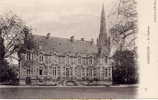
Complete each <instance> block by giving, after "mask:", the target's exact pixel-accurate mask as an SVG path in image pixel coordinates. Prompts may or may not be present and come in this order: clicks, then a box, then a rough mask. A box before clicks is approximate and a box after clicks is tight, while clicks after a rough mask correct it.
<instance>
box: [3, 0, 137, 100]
mask: <svg viewBox="0 0 158 100" xmlns="http://www.w3.org/2000/svg"><path fill="white" fill-rule="evenodd" d="M0 5H1V7H0V99H51V98H54V99H64V98H65V99H88V98H92V99H97V98H98V99H103V98H113V99H119V98H122V99H129V98H131V99H134V98H137V92H138V87H139V86H138V84H139V71H138V69H139V65H138V54H137V48H138V47H137V42H136V40H137V33H138V12H137V1H136V0H1V1H0Z"/></svg>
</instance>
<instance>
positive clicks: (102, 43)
mask: <svg viewBox="0 0 158 100" xmlns="http://www.w3.org/2000/svg"><path fill="white" fill-rule="evenodd" d="M97 46H98V54H99V55H106V56H108V54H109V48H110V38H109V37H108V34H107V28H106V17H105V12H104V5H103V6H102V11H101V19H100V33H99V37H98V39H97Z"/></svg>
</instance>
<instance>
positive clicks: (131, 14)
mask: <svg viewBox="0 0 158 100" xmlns="http://www.w3.org/2000/svg"><path fill="white" fill-rule="evenodd" d="M117 3H118V7H117V8H115V10H116V11H115V13H116V14H115V15H116V16H117V17H116V18H117V23H115V24H114V25H113V26H112V27H111V29H110V32H111V34H112V42H113V43H114V44H116V45H119V47H118V48H119V49H122V48H126V49H127V48H128V49H135V43H134V42H135V39H136V33H137V11H136V4H137V3H136V1H135V0H118V2H117ZM129 37H130V38H129ZM133 45H134V47H133V48H132V46H133Z"/></svg>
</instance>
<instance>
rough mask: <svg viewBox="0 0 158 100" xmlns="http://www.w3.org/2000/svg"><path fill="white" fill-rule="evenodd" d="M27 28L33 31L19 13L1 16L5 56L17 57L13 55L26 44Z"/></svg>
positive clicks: (1, 35) (0, 28)
mask: <svg viewBox="0 0 158 100" xmlns="http://www.w3.org/2000/svg"><path fill="white" fill-rule="evenodd" d="M26 29H27V30H28V31H29V32H30V31H31V28H29V27H28V26H26V25H25V23H24V22H23V21H22V19H20V18H19V17H18V16H17V15H15V14H12V13H11V14H5V15H1V16H0V37H1V38H2V39H3V40H4V41H3V44H4V47H5V51H4V52H5V54H4V58H13V59H17V58H15V56H13V55H14V54H16V53H17V52H18V51H19V50H20V48H21V46H22V45H23V44H24V39H25V36H26V34H25V33H26V32H25V30H26Z"/></svg>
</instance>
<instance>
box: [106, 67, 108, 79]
mask: <svg viewBox="0 0 158 100" xmlns="http://www.w3.org/2000/svg"><path fill="white" fill-rule="evenodd" d="M107 76H108V69H106V68H105V77H107Z"/></svg>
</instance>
